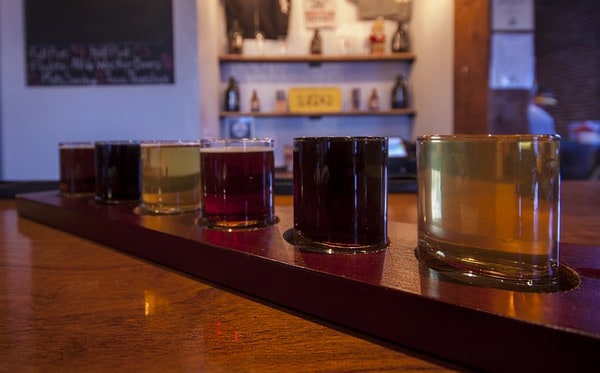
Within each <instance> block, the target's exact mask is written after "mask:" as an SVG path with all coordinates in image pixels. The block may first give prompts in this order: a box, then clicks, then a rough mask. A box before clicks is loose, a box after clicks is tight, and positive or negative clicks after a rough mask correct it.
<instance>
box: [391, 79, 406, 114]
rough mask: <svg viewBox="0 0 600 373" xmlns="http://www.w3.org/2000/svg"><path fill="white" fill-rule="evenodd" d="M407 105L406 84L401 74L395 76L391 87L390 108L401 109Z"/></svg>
mask: <svg viewBox="0 0 600 373" xmlns="http://www.w3.org/2000/svg"><path fill="white" fill-rule="evenodd" d="M407 106H408V84H407V83H406V79H404V76H403V75H402V74H399V75H398V76H397V77H396V84H394V87H393V88H392V109H403V108H406V107H407Z"/></svg>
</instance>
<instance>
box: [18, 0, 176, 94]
mask: <svg viewBox="0 0 600 373" xmlns="http://www.w3.org/2000/svg"><path fill="white" fill-rule="evenodd" d="M172 17H173V15H172V0H85V1H81V0H25V39H26V40H25V44H26V45H25V49H26V50H25V54H26V73H27V77H26V79H27V84H28V85H30V86H55V85H115V84H172V83H174V76H175V67H174V55H173V21H172Z"/></svg>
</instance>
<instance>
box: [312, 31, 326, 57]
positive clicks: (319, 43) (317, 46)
mask: <svg viewBox="0 0 600 373" xmlns="http://www.w3.org/2000/svg"><path fill="white" fill-rule="evenodd" d="M322 52H323V39H322V38H321V31H320V30H319V29H315V33H314V34H313V38H312V40H311V42H310V53H311V54H321V53H322Z"/></svg>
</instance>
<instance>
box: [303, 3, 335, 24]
mask: <svg viewBox="0 0 600 373" xmlns="http://www.w3.org/2000/svg"><path fill="white" fill-rule="evenodd" d="M335 2H336V0H304V20H305V23H306V28H308V29H317V28H331V27H335V25H336V24H335V5H336V4H335Z"/></svg>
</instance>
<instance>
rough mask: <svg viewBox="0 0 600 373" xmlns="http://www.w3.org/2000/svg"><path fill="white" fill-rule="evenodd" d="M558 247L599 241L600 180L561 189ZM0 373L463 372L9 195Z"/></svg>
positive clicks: (2, 237) (412, 212)
mask: <svg viewBox="0 0 600 373" xmlns="http://www.w3.org/2000/svg"><path fill="white" fill-rule="evenodd" d="M276 204H277V207H279V208H281V207H283V206H288V207H289V206H291V205H292V198H291V196H277V197H276ZM389 220H390V221H398V222H405V223H413V224H414V223H416V221H417V208H416V195H415V194H390V198H389ZM131 239H132V240H134V239H135V237H131ZM561 242H564V243H569V244H574V245H582V246H599V245H600V182H588V181H564V182H563V191H562V210H561ZM596 299H598V298H596ZM590 312H596V311H592V310H590ZM399 317H401V316H399ZM524 348H526V347H524ZM498 353H499V354H501V353H502V351H498ZM554 358H560V357H554V356H553V357H544V358H542V359H545V360H549V363H548V364H552V362H551V360H552V359H554ZM507 359H510V357H508V356H507ZM0 367H1V368H0V370H1V371H211V372H224V371H239V372H247V371H250V372H262V371H398V370H409V371H411V370H443V371H446V370H459V371H464V370H468V367H464V366H461V365H460V364H459V363H456V362H448V361H443V360H441V359H437V358H435V357H432V356H429V355H427V354H424V353H422V352H419V351H415V350H412V349H409V348H407V347H402V346H398V345H395V344H391V343H388V342H385V341H381V340H378V339H374V338H372V337H369V336H366V335H363V334H360V333H357V332H354V331H352V330H349V329H346V328H343V327H340V326H337V325H333V324H330V323H327V322H324V321H322V320H319V319H315V318H313V317H310V316H307V315H305V314H301V313H298V312H296V311H294V310H291V309H287V308H283V307H279V306H275V305H273V304H269V303H266V302H263V301H260V300H258V299H255V298H253V297H250V296H248V295H245V294H241V293H237V292H236V291H234V290H231V289H226V288H222V287H220V286H219V285H217V284H213V283H210V282H207V281H204V280H201V279H198V278H195V277H191V276H188V275H185V274H182V273H180V272H177V271H173V270H171V269H169V268H165V267H162V266H160V265H156V264H154V263H150V262H148V261H145V260H142V259H139V258H137V257H134V256H131V255H128V254H125V253H123V252H121V251H117V250H115V249H113V248H111V247H107V246H104V245H101V244H98V243H96V242H92V241H89V240H86V239H83V238H80V237H78V236H75V235H72V234H69V233H66V232H64V231H61V230H58V229H54V228H51V227H49V226H46V225H43V224H40V223H36V222H34V221H32V220H29V219H26V218H23V217H20V216H19V214H18V212H17V210H16V202H15V201H14V200H0ZM515 370H518V367H515Z"/></svg>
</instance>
